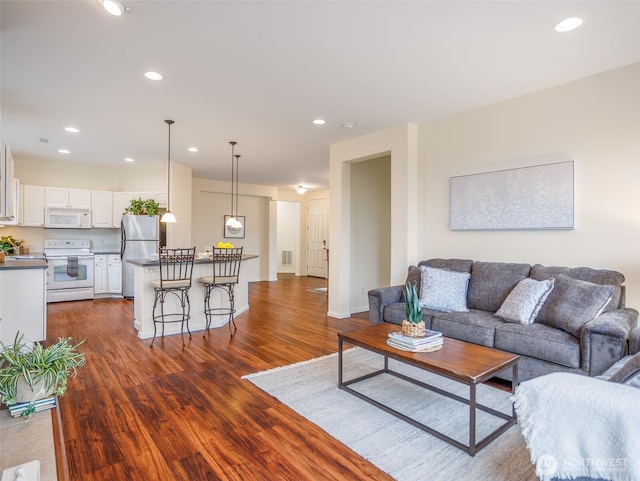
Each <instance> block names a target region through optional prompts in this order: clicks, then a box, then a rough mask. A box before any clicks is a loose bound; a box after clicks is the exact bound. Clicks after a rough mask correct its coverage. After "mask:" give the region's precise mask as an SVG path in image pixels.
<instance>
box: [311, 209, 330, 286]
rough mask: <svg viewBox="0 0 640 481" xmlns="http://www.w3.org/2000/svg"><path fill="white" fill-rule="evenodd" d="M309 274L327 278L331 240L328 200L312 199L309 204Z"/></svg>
mask: <svg viewBox="0 0 640 481" xmlns="http://www.w3.org/2000/svg"><path fill="white" fill-rule="evenodd" d="M307 234H308V235H307V274H308V275H310V276H314V277H324V278H327V272H328V251H327V247H328V245H329V238H328V235H327V199H326V198H325V199H312V200H310V201H309V203H308V204H307Z"/></svg>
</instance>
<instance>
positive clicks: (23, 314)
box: [0, 257, 47, 345]
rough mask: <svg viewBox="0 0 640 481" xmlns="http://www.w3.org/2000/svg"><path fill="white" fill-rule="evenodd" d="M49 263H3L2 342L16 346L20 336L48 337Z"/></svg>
mask: <svg viewBox="0 0 640 481" xmlns="http://www.w3.org/2000/svg"><path fill="white" fill-rule="evenodd" d="M46 282H47V261H46V260H45V259H38V258H17V257H7V258H6V260H5V261H4V262H0V341H2V343H3V344H5V345H7V344H13V341H14V339H15V337H16V334H17V333H18V332H20V333H21V334H24V338H25V340H29V341H44V340H45V339H46V337H47V302H46Z"/></svg>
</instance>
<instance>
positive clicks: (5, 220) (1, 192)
mask: <svg viewBox="0 0 640 481" xmlns="http://www.w3.org/2000/svg"><path fill="white" fill-rule="evenodd" d="M13 166H14V163H13V157H12V156H11V148H10V147H9V146H8V145H6V144H0V220H1V221H2V224H14V225H15V224H16V223H17V220H18V202H17V201H18V190H17V189H18V183H17V181H16V179H15V178H14V177H13Z"/></svg>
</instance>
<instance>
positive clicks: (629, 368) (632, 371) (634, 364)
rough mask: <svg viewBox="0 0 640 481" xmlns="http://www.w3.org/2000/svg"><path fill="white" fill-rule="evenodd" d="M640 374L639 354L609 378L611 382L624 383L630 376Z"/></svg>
mask: <svg viewBox="0 0 640 481" xmlns="http://www.w3.org/2000/svg"><path fill="white" fill-rule="evenodd" d="M638 372H640V352H638V353H636V354H634V355H633V356H631V358H629V360H628V361H627V362H625V363H624V364H623V365H622V367H621V368H620V369H619V370H618V371H617V372H616V373H614V374H613V376H611V377H610V378H609V381H612V382H621V383H625V382H626V381H627V380H629V378H630V377H631V376H635V375H636V374H638Z"/></svg>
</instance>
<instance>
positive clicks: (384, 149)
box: [327, 123, 418, 318]
mask: <svg viewBox="0 0 640 481" xmlns="http://www.w3.org/2000/svg"><path fill="white" fill-rule="evenodd" d="M382 155H390V156H391V212H393V216H392V229H393V232H392V235H391V252H390V264H391V268H390V277H391V278H390V279H389V285H394V284H400V283H402V282H403V280H404V278H405V277H406V272H407V267H408V266H409V264H410V263H412V262H414V261H415V259H416V256H417V246H418V239H417V236H418V205H417V203H418V200H417V199H418V197H417V193H418V175H417V168H418V126H417V125H416V124H413V123H408V124H403V125H400V126H396V127H391V128H389V129H386V130H382V131H379V132H374V133H372V134H368V135H363V136H361V137H357V138H355V139H350V140H347V141H344V142H340V143H337V144H333V145H331V147H330V150H329V232H331V235H330V237H329V249H330V251H331V257H330V259H329V310H328V313H327V314H328V315H329V316H331V317H337V318H346V317H349V316H350V315H351V312H350V295H351V294H350V282H351V272H350V262H349V255H350V251H351V235H350V223H351V215H352V213H351V207H350V196H351V192H350V189H351V187H350V186H351V167H350V165H351V164H352V163H354V162H359V161H362V160H367V159H370V158H375V157H380V156H382Z"/></svg>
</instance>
